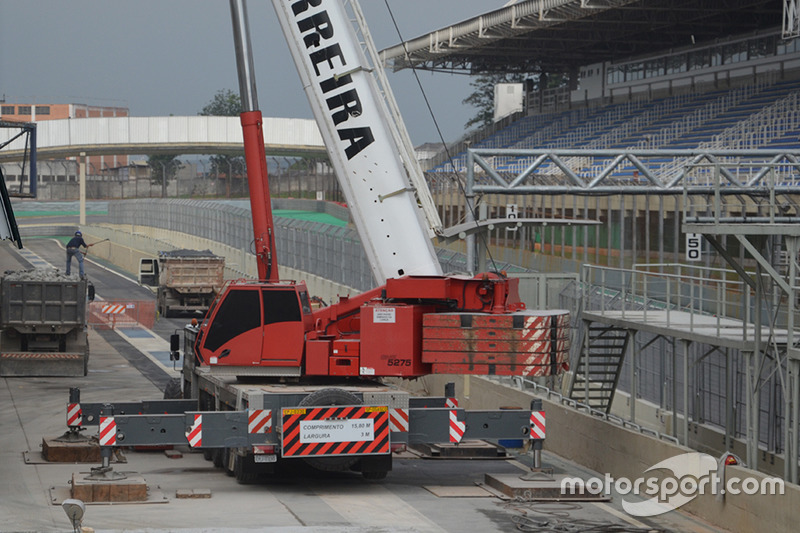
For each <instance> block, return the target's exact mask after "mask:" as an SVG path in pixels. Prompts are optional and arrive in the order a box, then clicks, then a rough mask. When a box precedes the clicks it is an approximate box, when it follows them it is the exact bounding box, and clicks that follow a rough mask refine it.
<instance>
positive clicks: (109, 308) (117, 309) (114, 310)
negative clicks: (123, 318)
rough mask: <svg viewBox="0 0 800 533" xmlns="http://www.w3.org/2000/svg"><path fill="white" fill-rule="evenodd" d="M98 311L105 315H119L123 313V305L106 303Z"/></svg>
mask: <svg viewBox="0 0 800 533" xmlns="http://www.w3.org/2000/svg"><path fill="white" fill-rule="evenodd" d="M100 312H101V313H105V314H107V315H121V314H123V313H125V306H124V305H119V304H106V305H104V306H103V307H102V308H101V311H100Z"/></svg>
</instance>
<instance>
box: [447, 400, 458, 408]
mask: <svg viewBox="0 0 800 533" xmlns="http://www.w3.org/2000/svg"><path fill="white" fill-rule="evenodd" d="M444 406H445V407H449V408H450V409H455V408H457V407H458V398H446V399H445V401H444Z"/></svg>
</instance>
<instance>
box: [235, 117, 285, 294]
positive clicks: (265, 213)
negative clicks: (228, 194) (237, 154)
mask: <svg viewBox="0 0 800 533" xmlns="http://www.w3.org/2000/svg"><path fill="white" fill-rule="evenodd" d="M240 118H241V121H242V134H243V136H244V158H245V162H246V164H247V182H248V184H249V188H250V211H251V212H252V215H253V237H254V239H255V248H256V250H255V252H256V258H257V262H258V279H259V280H260V281H271V282H277V281H278V280H279V279H280V278H279V276H278V259H277V257H276V255H275V226H274V224H273V220H272V204H271V201H270V196H269V178H268V176H267V157H266V153H265V151H264V131H263V129H262V123H263V120H262V118H261V111H258V110H255V111H245V112H243V113H242V114H241V115H240Z"/></svg>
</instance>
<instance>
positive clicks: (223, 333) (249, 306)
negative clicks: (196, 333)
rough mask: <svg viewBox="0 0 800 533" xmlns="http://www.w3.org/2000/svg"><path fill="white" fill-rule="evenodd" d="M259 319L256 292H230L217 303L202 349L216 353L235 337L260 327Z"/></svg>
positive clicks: (246, 290)
mask: <svg viewBox="0 0 800 533" xmlns="http://www.w3.org/2000/svg"><path fill="white" fill-rule="evenodd" d="M209 316H210V315H209ZM260 319H261V313H260V312H259V301H258V291H254V290H248V289H245V290H230V291H228V295H227V296H226V297H225V299H224V300H222V301H221V302H220V303H219V309H218V310H217V313H216V315H215V316H214V319H213V321H212V322H211V326H210V327H209V328H208V336H207V337H206V342H205V344H203V347H204V348H205V349H206V350H211V351H212V352H213V351H216V350H217V349H219V347H220V346H222V345H223V344H225V343H226V342H228V341H229V340H231V339H232V338H234V337H236V336H237V335H241V334H242V333H244V332H245V331H250V330H251V329H254V328H258V327H260V326H261V324H260Z"/></svg>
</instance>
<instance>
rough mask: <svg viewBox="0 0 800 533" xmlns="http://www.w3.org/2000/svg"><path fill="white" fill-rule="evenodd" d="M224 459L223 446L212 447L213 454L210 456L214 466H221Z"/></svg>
mask: <svg viewBox="0 0 800 533" xmlns="http://www.w3.org/2000/svg"><path fill="white" fill-rule="evenodd" d="M223 459H225V449H224V448H214V452H213V456H212V458H211V460H212V461H214V466H216V467H217V468H222V465H223V463H222V461H223Z"/></svg>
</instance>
